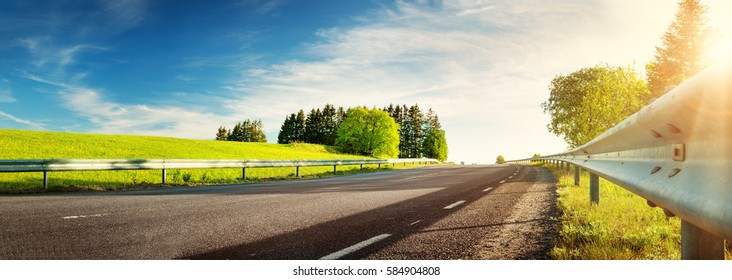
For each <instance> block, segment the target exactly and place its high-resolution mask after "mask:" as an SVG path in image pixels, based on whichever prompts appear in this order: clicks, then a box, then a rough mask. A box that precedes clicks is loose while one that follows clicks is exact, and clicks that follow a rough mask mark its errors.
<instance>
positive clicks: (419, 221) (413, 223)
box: [409, 220, 422, 226]
mask: <svg viewBox="0 0 732 280" xmlns="http://www.w3.org/2000/svg"><path fill="white" fill-rule="evenodd" d="M421 222H422V220H416V221H414V222H412V223H411V224H409V225H410V226H413V225H416V224H419V223H421Z"/></svg>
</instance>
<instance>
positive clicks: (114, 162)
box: [0, 158, 438, 188]
mask: <svg viewBox="0 0 732 280" xmlns="http://www.w3.org/2000/svg"><path fill="white" fill-rule="evenodd" d="M437 162H438V161H437V160H435V159H427V158H422V159H329V160H200V159H43V160H0V173H1V172H43V187H45V188H47V187H48V172H58V171H94V170H96V171H104V170H106V171H111V170H151V169H152V170H162V182H163V184H165V181H166V170H168V169H203V168H241V169H242V179H246V178H247V175H246V174H247V173H246V170H247V168H259V167H295V168H296V173H295V174H296V176H297V177H300V167H304V166H333V173H335V172H336V171H337V166H339V165H361V168H363V165H364V164H376V165H378V166H379V168H381V165H382V164H390V163H391V164H397V163H403V164H404V165H406V164H407V163H437Z"/></svg>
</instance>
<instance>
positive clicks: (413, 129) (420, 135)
mask: <svg viewBox="0 0 732 280" xmlns="http://www.w3.org/2000/svg"><path fill="white" fill-rule="evenodd" d="M383 110H384V111H386V112H387V113H389V115H390V116H391V117H392V118H394V121H396V123H397V124H398V125H399V127H400V129H399V157H401V158H420V157H423V156H427V157H433V156H432V155H427V154H426V153H425V150H426V148H425V145H424V143H425V140H427V139H428V136H429V135H430V134H434V132H437V131H440V130H441V129H442V125H440V120H439V118H438V116H437V114H436V113H435V112H434V111H433V110H432V108H430V109H428V110H427V114H424V113H422V110H421V109H420V108H419V105H417V104H414V105H413V106H410V107H407V105H401V106H399V105H396V106H394V105H393V104H390V105H389V107H385V108H384V109H383ZM443 133H444V132H443ZM430 141H431V140H430Z"/></svg>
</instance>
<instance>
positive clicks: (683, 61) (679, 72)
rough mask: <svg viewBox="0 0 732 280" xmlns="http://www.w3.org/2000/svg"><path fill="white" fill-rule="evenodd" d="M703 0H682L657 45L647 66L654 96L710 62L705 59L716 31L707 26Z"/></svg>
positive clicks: (649, 85)
mask: <svg viewBox="0 0 732 280" xmlns="http://www.w3.org/2000/svg"><path fill="white" fill-rule="evenodd" d="M700 2H701V1H700V0H683V1H681V2H679V3H678V6H679V10H678V12H677V13H676V17H675V19H674V21H673V22H672V23H671V26H669V28H668V30H667V31H666V33H664V34H663V36H662V37H661V39H662V43H661V46H660V47H656V55H655V57H654V60H653V61H652V62H650V63H649V64H648V65H646V72H647V77H648V88H649V89H650V91H651V94H652V96H651V97H654V98H657V97H660V96H661V95H663V94H664V93H665V92H666V89H667V88H668V87H669V86H675V85H678V84H680V83H681V82H683V81H684V80H685V79H687V78H689V77H691V76H692V75H694V74H696V73H697V72H699V71H700V70H701V69H703V68H704V67H706V66H707V65H709V63H708V61H707V60H706V59H705V58H704V55H705V53H706V52H707V50H708V49H709V45H710V43H711V42H710V38H711V36H712V35H713V33H714V32H713V30H712V29H711V28H710V27H709V26H708V25H707V18H706V15H705V14H706V12H707V7H706V6H704V5H702V4H701V3H700Z"/></svg>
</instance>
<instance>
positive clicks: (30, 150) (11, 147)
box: [0, 129, 364, 192]
mask: <svg viewBox="0 0 732 280" xmlns="http://www.w3.org/2000/svg"><path fill="white" fill-rule="evenodd" d="M50 158H88V159H91V158H147V159H164V158H168V159H336V158H338V159H350V158H364V157H359V156H353V155H347V154H339V153H337V152H335V151H334V149H333V148H331V147H328V146H322V145H312V144H288V145H279V144H267V143H241V142H226V141H214V140H189V139H179V138H168V137H150V136H131V135H100V134H79V133H64V132H45V131H24V130H7V129H0V159H50ZM356 168H359V167H358V166H355V167H354V166H349V167H346V166H344V167H339V168H338V169H339V171H344V172H347V171H348V170H352V169H356ZM332 170H333V169H332V167H307V168H302V169H301V175H302V176H305V177H307V176H320V175H322V174H327V173H329V171H332ZM294 173H295V168H256V169H250V170H247V179H250V180H263V179H282V178H286V177H291V176H294ZM160 177H161V175H160V171H159V170H140V171H84V172H53V173H49V185H50V188H51V189H52V190H60V189H77V188H82V189H98V190H104V189H120V188H130V187H138V186H149V185H154V184H159V183H160V181H161V178H160ZM238 177H241V169H195V170H171V171H168V182H169V183H170V184H177V185H196V184H203V183H237V182H241V180H240V179H238ZM40 185H42V175H40V173H0V192H17V191H24V190H28V189H33V188H38V187H39V186H40Z"/></svg>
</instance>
